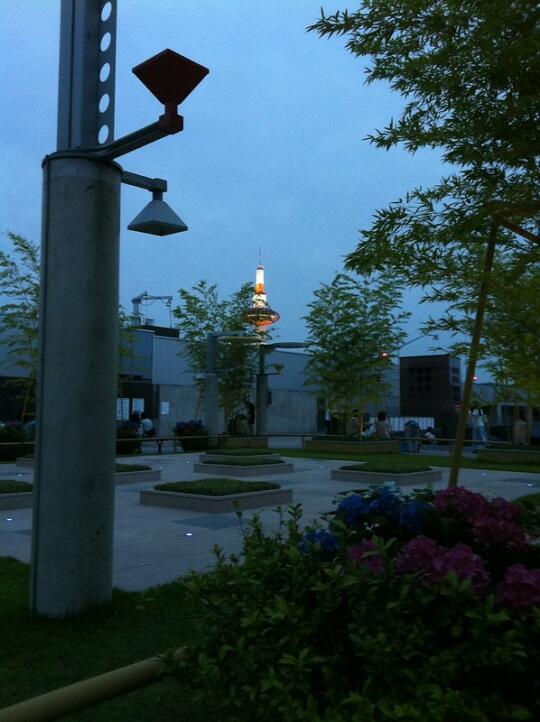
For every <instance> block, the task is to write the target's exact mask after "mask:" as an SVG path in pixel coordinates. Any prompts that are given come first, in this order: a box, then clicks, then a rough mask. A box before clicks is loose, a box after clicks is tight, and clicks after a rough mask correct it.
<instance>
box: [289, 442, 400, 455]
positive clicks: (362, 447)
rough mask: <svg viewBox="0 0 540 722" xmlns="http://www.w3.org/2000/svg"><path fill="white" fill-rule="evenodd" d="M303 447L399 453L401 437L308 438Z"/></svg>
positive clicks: (346, 451)
mask: <svg viewBox="0 0 540 722" xmlns="http://www.w3.org/2000/svg"><path fill="white" fill-rule="evenodd" d="M302 448H303V449H304V450H305V451H326V452H330V453H342V454H399V439H381V441H345V440H339V439H330V440H328V441H327V440H326V439H311V440H307V439H306V440H304V443H303V447H302Z"/></svg>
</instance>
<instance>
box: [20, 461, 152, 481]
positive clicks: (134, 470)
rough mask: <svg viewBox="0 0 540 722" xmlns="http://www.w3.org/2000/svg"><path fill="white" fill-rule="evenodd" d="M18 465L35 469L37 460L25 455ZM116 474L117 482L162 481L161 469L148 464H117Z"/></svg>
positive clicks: (115, 479)
mask: <svg viewBox="0 0 540 722" xmlns="http://www.w3.org/2000/svg"><path fill="white" fill-rule="evenodd" d="M16 463H17V466H22V467H25V468H27V469H33V468H34V465H35V460H34V457H33V456H23V457H21V458H19V459H17V462H16ZM116 469H117V471H116V473H115V475H114V482H115V484H135V483H136V482H139V481H160V479H161V469H152V467H151V466H146V464H117V465H116Z"/></svg>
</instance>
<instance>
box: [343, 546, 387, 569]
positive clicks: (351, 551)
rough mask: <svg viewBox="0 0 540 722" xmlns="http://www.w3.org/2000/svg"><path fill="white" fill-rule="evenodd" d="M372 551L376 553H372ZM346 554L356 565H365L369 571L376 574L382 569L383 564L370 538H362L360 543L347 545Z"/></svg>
mask: <svg viewBox="0 0 540 722" xmlns="http://www.w3.org/2000/svg"><path fill="white" fill-rule="evenodd" d="M373 552H376V553H375V554H374V553H373ZM347 554H348V555H349V557H350V558H351V559H353V560H354V561H355V562H356V563H357V564H358V565H362V566H365V567H367V568H368V569H369V571H370V572H374V573H375V574H378V573H379V572H382V571H383V569H384V564H383V561H382V559H381V557H380V555H379V553H378V549H377V547H376V545H375V543H374V542H373V541H372V540H371V539H363V540H362V542H361V543H360V544H354V545H353V546H351V547H349V548H348V549H347Z"/></svg>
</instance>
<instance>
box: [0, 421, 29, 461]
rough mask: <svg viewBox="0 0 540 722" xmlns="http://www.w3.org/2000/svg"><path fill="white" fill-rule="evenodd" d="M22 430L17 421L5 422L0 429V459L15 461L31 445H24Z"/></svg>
mask: <svg viewBox="0 0 540 722" xmlns="http://www.w3.org/2000/svg"><path fill="white" fill-rule="evenodd" d="M24 441H25V438H24V432H23V430H22V428H21V427H20V425H19V424H18V423H14V424H6V425H5V426H4V427H3V428H1V429H0V461H15V459H16V458H17V457H19V456H24V454H25V451H28V449H30V448H31V446H25V445H24Z"/></svg>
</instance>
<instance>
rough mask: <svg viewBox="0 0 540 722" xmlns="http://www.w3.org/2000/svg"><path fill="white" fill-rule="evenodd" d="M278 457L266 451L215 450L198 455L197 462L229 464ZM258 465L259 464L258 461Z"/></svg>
mask: <svg viewBox="0 0 540 722" xmlns="http://www.w3.org/2000/svg"><path fill="white" fill-rule="evenodd" d="M279 458H280V457H279V456H278V455H277V454H276V453H275V452H273V451H269V450H267V449H216V450H215V451H209V452H207V453H206V454H199V461H200V462H201V463H203V462H205V461H213V462H215V463H216V462H218V461H224V462H230V461H231V460H235V461H238V460H240V461H242V463H247V462H248V461H250V460H251V459H257V460H260V459H270V460H272V459H279ZM258 463H260V462H259V461H258Z"/></svg>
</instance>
